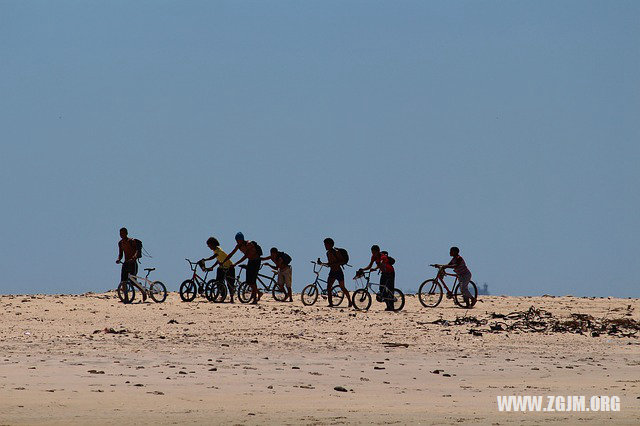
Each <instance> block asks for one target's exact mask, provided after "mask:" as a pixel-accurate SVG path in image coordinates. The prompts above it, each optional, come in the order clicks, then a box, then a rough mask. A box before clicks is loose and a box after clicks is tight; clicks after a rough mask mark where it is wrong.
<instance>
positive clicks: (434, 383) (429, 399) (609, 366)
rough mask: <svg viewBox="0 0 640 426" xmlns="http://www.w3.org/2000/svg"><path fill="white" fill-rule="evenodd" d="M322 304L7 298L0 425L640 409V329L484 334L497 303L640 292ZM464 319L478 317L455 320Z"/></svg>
mask: <svg viewBox="0 0 640 426" xmlns="http://www.w3.org/2000/svg"><path fill="white" fill-rule="evenodd" d="M322 302H323V301H319V302H318V304H316V305H315V306H313V307H305V306H302V304H301V303H300V300H299V297H296V298H295V302H294V303H292V304H283V303H277V302H274V301H272V300H270V298H266V300H264V299H263V301H261V304H260V305H258V306H247V305H240V304H235V305H229V304H213V303H209V302H206V301H204V299H196V301H194V302H192V303H183V302H181V301H180V299H179V297H178V295H177V294H175V293H171V294H169V296H168V298H167V301H166V302H165V303H163V304H154V303H145V304H139V303H135V304H133V305H123V304H121V303H119V302H118V300H117V298H116V297H115V295H114V293H112V292H111V293H105V294H87V295H81V296H68V295H64V296H42V295H36V296H0V306H1V307H2V311H1V312H2V313H1V314H0V315H1V319H2V320H1V322H0V424H68V423H81V424H86V423H90V422H91V423H94V424H121V423H143V424H144V423H222V422H224V423H232V424H254V423H267V422H268V423H276V424H344V423H360V424H368V423H375V424H396V423H397V424H404V423H421V424H460V423H466V422H474V423H482V424H512V423H518V424H538V423H541V422H548V423H560V422H562V423H568V424H602V423H603V422H605V421H607V422H614V423H616V424H637V419H638V418H640V399H638V398H640V338H639V337H640V335H636V336H635V337H619V335H615V334H614V335H609V334H607V333H604V334H600V335H598V336H597V337H593V336H592V334H591V333H585V334H573V333H559V332H558V333H556V332H543V333H528V332H525V331H524V330H522V331H518V330H511V331H508V330H497V331H496V332H495V333H494V332H489V331H488V330H491V329H490V325H491V323H492V322H494V321H497V320H496V319H495V318H494V317H493V316H492V313H502V314H506V313H509V312H512V311H518V310H527V309H528V308H529V307H530V306H535V307H538V308H543V309H545V310H547V311H548V312H549V313H550V314H551V315H552V316H553V317H554V318H556V319H559V320H570V319H571V313H583V314H589V315H591V316H592V317H594V318H610V319H613V318H616V319H631V320H634V321H638V320H640V301H639V300H637V299H590V298H574V297H558V298H551V297H534V298H525V297H495V296H487V297H484V298H483V299H482V300H481V302H480V303H478V305H477V307H476V309H473V310H472V311H466V310H462V309H458V308H455V307H454V306H453V303H451V301H448V300H445V301H443V303H442V305H441V306H440V307H438V308H435V309H431V310H428V309H425V308H422V307H421V306H420V304H419V303H418V301H417V299H416V298H415V297H410V296H409V297H408V298H407V306H406V308H405V310H404V311H403V312H400V313H388V312H384V311H383V310H382V309H383V305H382V304H379V303H375V302H374V304H373V307H372V310H371V311H369V312H365V313H361V312H354V311H352V310H349V309H340V308H333V309H332V308H327V307H325V306H324V305H323V303H322ZM465 315H466V316H467V317H469V316H473V317H475V318H477V319H478V320H479V321H480V322H481V323H482V325H478V324H474V323H473V322H463V323H462V324H460V325H456V324H455V321H454V320H455V319H456V317H463V316H465ZM440 318H441V319H443V320H445V321H446V322H445V321H438V320H439V319H440ZM434 322H435V323H434ZM471 330H476V332H475V333H474V334H472V333H470V331H471ZM639 334H640V333H639ZM336 388H338V389H339V390H336ZM497 395H586V396H587V398H589V396H591V395H617V396H619V397H620V398H621V410H620V411H619V412H604V413H602V412H599V413H587V412H581V413H577V412H571V413H567V412H555V413H501V412H498V409H497V404H496V396H497Z"/></svg>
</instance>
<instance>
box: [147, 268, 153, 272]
mask: <svg viewBox="0 0 640 426" xmlns="http://www.w3.org/2000/svg"><path fill="white" fill-rule="evenodd" d="M144 270H145V271H149V272H151V271H155V270H156V268H144Z"/></svg>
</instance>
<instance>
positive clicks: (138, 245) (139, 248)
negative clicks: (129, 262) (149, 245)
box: [133, 238, 142, 261]
mask: <svg viewBox="0 0 640 426" xmlns="http://www.w3.org/2000/svg"><path fill="white" fill-rule="evenodd" d="M133 244H134V245H135V247H136V250H137V251H138V259H137V260H138V261H140V259H142V241H140V240H139V239H137V238H134V239H133Z"/></svg>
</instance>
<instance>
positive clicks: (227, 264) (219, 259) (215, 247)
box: [202, 237, 236, 303]
mask: <svg viewBox="0 0 640 426" xmlns="http://www.w3.org/2000/svg"><path fill="white" fill-rule="evenodd" d="M207 247H209V248H210V249H211V250H212V251H213V256H211V257H209V258H207V259H202V262H206V261H208V260H213V259H216V263H214V264H213V265H211V267H210V268H209V269H208V270H209V271H212V270H213V268H215V267H216V265H220V266H218V270H217V271H216V281H218V282H224V281H225V279H226V281H227V287H229V295H230V296H231V303H233V293H234V290H235V276H236V270H235V268H234V267H233V262H231V261H230V260H226V261H225V259H227V257H228V256H227V253H225V252H224V250H222V249H221V248H220V242H219V241H218V240H217V239H216V238H214V237H211V238H209V239H208V240H207Z"/></svg>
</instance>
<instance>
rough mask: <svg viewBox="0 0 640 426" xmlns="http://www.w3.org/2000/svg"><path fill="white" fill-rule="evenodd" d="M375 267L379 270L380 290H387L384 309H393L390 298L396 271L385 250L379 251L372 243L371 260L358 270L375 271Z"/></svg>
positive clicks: (378, 247)
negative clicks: (374, 265)
mask: <svg viewBox="0 0 640 426" xmlns="http://www.w3.org/2000/svg"><path fill="white" fill-rule="evenodd" d="M374 263H375V264H376V267H375V268H373V264H374ZM376 269H379V270H380V290H382V289H383V288H385V289H386V292H387V295H386V297H385V302H386V303H387V308H386V309H385V311H393V299H392V298H393V290H394V289H395V281H396V272H395V269H394V268H393V265H392V264H391V262H390V261H389V254H388V253H387V252H386V251H380V246H378V245H377V244H374V245H372V246H371V261H370V262H369V265H367V266H366V267H364V268H362V269H361V270H360V271H368V270H372V271H375V270H376Z"/></svg>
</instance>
